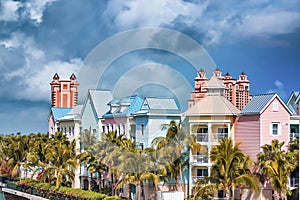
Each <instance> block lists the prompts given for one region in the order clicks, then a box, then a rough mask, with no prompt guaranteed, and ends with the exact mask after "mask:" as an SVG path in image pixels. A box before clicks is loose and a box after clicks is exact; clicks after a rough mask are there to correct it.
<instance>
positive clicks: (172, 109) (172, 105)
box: [135, 97, 181, 115]
mask: <svg viewBox="0 0 300 200" xmlns="http://www.w3.org/2000/svg"><path fill="white" fill-rule="evenodd" d="M135 114H136V115H140V114H155V115H168V114H170V115H171V114H172V115H173V114H176V115H179V114H181V112H180V110H179V108H178V106H177V104H176V102H175V100H174V99H173V98H156V97H146V98H145V100H144V102H143V105H142V107H141V109H140V110H139V111H138V112H136V113H135Z"/></svg>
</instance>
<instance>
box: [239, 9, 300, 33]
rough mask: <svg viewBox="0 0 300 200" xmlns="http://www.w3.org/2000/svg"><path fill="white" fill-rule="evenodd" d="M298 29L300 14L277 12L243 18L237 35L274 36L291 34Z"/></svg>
mask: <svg viewBox="0 0 300 200" xmlns="http://www.w3.org/2000/svg"><path fill="white" fill-rule="evenodd" d="M298 27H300V13H299V12H287V11H278V12H273V13H268V12H266V13H261V12H260V13H252V14H250V15H246V16H244V19H243V22H242V24H241V25H240V26H239V27H237V33H238V34H241V35H244V36H245V35H246V36H253V35H276V34H284V33H290V32H293V31H294V30H295V29H296V28H298Z"/></svg>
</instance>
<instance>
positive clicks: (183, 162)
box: [152, 121, 203, 193]
mask: <svg viewBox="0 0 300 200" xmlns="http://www.w3.org/2000/svg"><path fill="white" fill-rule="evenodd" d="M152 148H154V149H155V150H156V151H159V152H160V154H161V155H160V156H161V157H162V158H163V159H162V160H164V162H165V161H167V162H168V163H167V164H166V168H167V169H168V175H169V177H170V178H174V180H175V188H176V190H177V191H178V189H179V187H178V185H179V180H180V185H181V189H182V191H183V192H184V193H185V189H184V183H183V175H182V173H183V170H184V169H185V168H186V167H187V166H188V163H189V151H190V150H191V149H194V150H196V151H203V149H202V147H201V145H200V144H199V143H197V140H196V137H195V136H194V135H189V133H188V131H186V130H185V129H184V127H183V126H182V125H181V124H180V123H179V124H177V123H176V122H175V121H171V122H170V124H169V125H168V130H167V134H166V137H157V138H155V139H154V140H153V141H152Z"/></svg>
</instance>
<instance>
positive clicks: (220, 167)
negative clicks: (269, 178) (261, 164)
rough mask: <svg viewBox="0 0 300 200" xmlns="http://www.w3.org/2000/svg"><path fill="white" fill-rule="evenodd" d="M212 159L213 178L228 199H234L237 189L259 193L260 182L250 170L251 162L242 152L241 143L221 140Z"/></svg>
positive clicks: (213, 150) (226, 139) (213, 148)
mask: <svg viewBox="0 0 300 200" xmlns="http://www.w3.org/2000/svg"><path fill="white" fill-rule="evenodd" d="M210 159H211V162H212V163H213V164H214V166H213V173H212V178H213V179H214V180H215V183H216V184H218V185H220V186H221V188H222V189H223V190H224V191H225V195H226V199H231V198H233V197H234V189H235V187H243V186H247V187H248V188H249V189H251V190H253V191H256V192H258V191H259V185H258V180H257V179H256V177H255V176H254V175H253V174H252V173H251V171H250V169H249V167H250V164H251V161H250V159H249V157H248V156H246V155H245V154H244V153H243V152H242V151H241V150H240V148H239V143H236V144H234V143H233V141H232V139H230V138H223V139H220V141H219V145H216V146H213V147H212V149H211V152H210Z"/></svg>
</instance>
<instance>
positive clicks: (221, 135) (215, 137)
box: [212, 133, 228, 142]
mask: <svg viewBox="0 0 300 200" xmlns="http://www.w3.org/2000/svg"><path fill="white" fill-rule="evenodd" d="M222 138H228V133H215V134H213V135H212V142H218V141H219V140H220V139H222Z"/></svg>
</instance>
